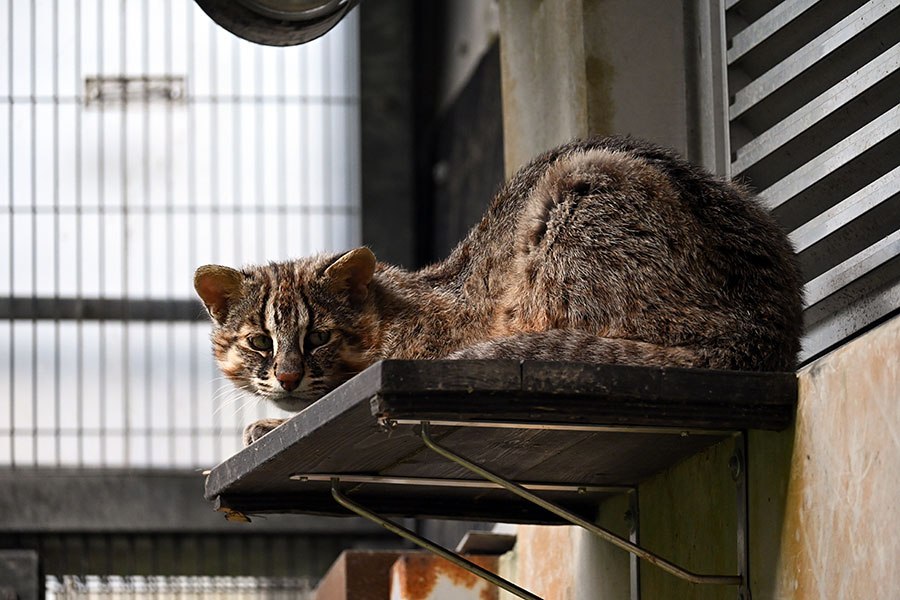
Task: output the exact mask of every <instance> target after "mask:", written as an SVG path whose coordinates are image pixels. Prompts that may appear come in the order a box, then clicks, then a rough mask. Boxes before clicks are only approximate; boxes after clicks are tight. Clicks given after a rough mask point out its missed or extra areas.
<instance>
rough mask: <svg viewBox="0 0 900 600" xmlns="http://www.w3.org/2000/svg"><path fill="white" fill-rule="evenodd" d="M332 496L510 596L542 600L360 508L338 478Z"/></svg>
mask: <svg viewBox="0 0 900 600" xmlns="http://www.w3.org/2000/svg"><path fill="white" fill-rule="evenodd" d="M331 496H332V497H333V498H334V499H335V500H336V501H337V503H338V504H340V505H341V506H343V507H344V508H346V509H347V510H350V511H352V512H354V513H356V514H358V515H359V516H361V517H365V518H366V519H368V520H370V521H372V522H373V523H377V524H378V525H381V526H382V527H384V528H385V529H387V530H388V531H390V532H391V533H394V534H397V535H399V536H400V537H402V538H403V539H405V540H408V541H410V542H412V543H414V544H416V545H418V546H421V547H422V548H425V549H426V550H428V551H429V552H432V553H434V554H437V555H438V556H440V557H441V558H443V559H444V560H447V561H449V562H451V563H453V564H454V565H456V566H458V567H460V568H462V569H465V570H466V571H469V572H470V573H474V574H475V575H478V576H479V577H481V578H482V579H485V580H487V581H489V582H491V583H493V584H494V585H496V586H498V587H500V588H502V589H504V590H506V591H507V592H509V593H510V594H513V595H515V596H518V597H519V598H526V599H529V600H541V599H540V597H539V596H536V595H534V594H532V593H531V592H529V591H528V590H526V589H523V588H520V587H519V586H517V585H515V584H514V583H512V582H510V581H507V580H506V579H503V578H502V577H498V576H497V575H495V574H494V573H491V572H490V571H488V570H487V569H484V568H483V567H481V566H479V565H476V564H475V563H473V562H472V561H470V560H466V559H465V558H463V557H462V556H460V555H458V554H456V553H455V552H451V551H450V550H447V549H446V548H444V547H443V546H440V545H438V544H435V543H434V542H431V541H429V540H426V539H425V538H423V537H421V536H419V535H418V534H416V533H414V532H412V531H410V530H409V529H407V528H406V527H403V526H402V525H399V524H397V523H394V522H393V521H390V520H388V519H385V518H384V517H382V516H381V515H378V514H377V513H374V512H372V511H370V510H368V509H366V508H365V507H363V506H360V505H359V504H357V503H356V502H353V501H352V500H350V499H349V498H347V497H346V496H344V495H343V494H342V493H341V485H340V479H338V478H337V477H333V478H332V479H331Z"/></svg>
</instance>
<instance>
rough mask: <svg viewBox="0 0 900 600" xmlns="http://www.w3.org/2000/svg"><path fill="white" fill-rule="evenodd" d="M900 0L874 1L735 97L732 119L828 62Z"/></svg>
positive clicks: (899, 3) (730, 110) (753, 82)
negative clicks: (800, 76) (822, 63)
mask: <svg viewBox="0 0 900 600" xmlns="http://www.w3.org/2000/svg"><path fill="white" fill-rule="evenodd" d="M898 6H900V0H871V1H870V2H867V3H866V4H865V5H863V6H862V7H860V8H859V9H857V10H856V11H854V12H853V13H851V14H850V15H848V16H847V17H845V18H844V19H842V20H841V21H840V22H839V23H837V24H836V25H834V26H833V27H831V28H829V29H828V30H826V31H825V32H823V33H822V34H821V35H819V36H818V37H816V38H815V39H814V40H812V41H810V42H809V43H808V44H806V45H805V46H803V47H802V48H800V49H799V50H798V51H797V52H795V53H793V54H792V55H791V56H789V57H787V58H786V59H785V60H784V61H782V62H781V63H779V64H778V65H776V66H775V67H773V68H772V69H770V70H769V71H767V72H766V73H765V74H763V75H762V76H761V77H759V78H758V79H755V80H754V81H752V82H750V83H749V84H748V85H747V86H745V87H744V88H743V89H741V90H739V91H737V93H735V94H734V102H733V103H732V105H731V107H730V109H729V118H730V119H731V120H735V119H737V118H738V117H740V116H741V115H742V114H744V113H745V112H747V111H748V110H750V109H751V108H753V107H755V106H756V105H757V104H759V103H760V102H761V101H762V100H764V99H766V98H767V97H768V96H770V95H771V94H772V93H773V92H775V91H776V90H778V89H780V88H782V87H783V86H784V85H785V84H787V83H788V82H789V81H791V80H792V79H794V78H796V77H797V76H798V75H800V74H801V73H803V72H804V71H806V70H808V69H810V68H811V67H812V66H813V65H816V64H817V63H820V62H822V61H825V60H827V59H828V58H829V57H830V56H831V55H832V54H834V53H835V52H836V51H837V50H838V49H840V48H841V47H842V46H843V45H845V44H846V43H848V42H849V41H851V40H853V39H854V38H855V37H856V36H858V35H860V34H861V33H863V32H864V31H866V30H867V29H868V28H869V27H871V26H872V25H873V24H875V23H876V22H878V21H879V20H881V19H883V18H885V17H886V16H888V15H889V14H890V13H891V11H893V10H894V9H896V8H897V7H898Z"/></svg>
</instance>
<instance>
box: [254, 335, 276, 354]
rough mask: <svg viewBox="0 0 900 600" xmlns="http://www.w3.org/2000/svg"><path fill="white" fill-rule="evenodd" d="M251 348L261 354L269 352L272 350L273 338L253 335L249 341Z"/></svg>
mask: <svg viewBox="0 0 900 600" xmlns="http://www.w3.org/2000/svg"><path fill="white" fill-rule="evenodd" d="M248 341H249V342H250V347H251V348H253V349H254V350H259V351H261V352H268V351H269V350H271V349H272V338H270V337H269V336H267V335H253V336H250V338H249V340H248Z"/></svg>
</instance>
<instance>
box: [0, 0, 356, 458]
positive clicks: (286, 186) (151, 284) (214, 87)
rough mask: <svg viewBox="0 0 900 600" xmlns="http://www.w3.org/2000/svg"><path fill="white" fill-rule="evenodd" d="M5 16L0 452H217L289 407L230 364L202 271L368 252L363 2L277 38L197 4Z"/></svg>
mask: <svg viewBox="0 0 900 600" xmlns="http://www.w3.org/2000/svg"><path fill="white" fill-rule="evenodd" d="M0 14H2V15H4V18H2V19H0V23H3V22H4V21H5V26H4V25H0V28H2V29H5V31H4V34H5V35H6V44H3V47H2V48H0V105H2V106H0V115H2V116H0V140H5V143H4V144H2V148H0V181H3V182H4V183H5V185H3V186H2V189H0V213H3V215H2V217H3V218H0V239H2V240H5V242H4V243H2V244H0V319H2V320H0V338H2V339H3V340H4V341H5V343H2V344H0V373H2V376H0V379H2V385H3V388H4V389H3V390H2V392H0V397H2V398H3V401H2V409H0V442H2V443H0V465H7V466H12V467H15V468H21V467H29V466H34V467H38V466H39V467H45V466H75V467H141V468H144V467H166V468H172V467H175V468H196V467H208V466H210V465H212V464H215V463H216V462H218V461H219V460H221V459H222V458H224V457H226V456H228V455H230V454H231V453H233V452H234V451H235V450H237V448H238V445H239V443H240V435H239V433H240V429H241V428H242V426H243V425H244V424H245V423H246V422H248V421H250V420H252V419H255V418H260V417H263V416H278V415H277V414H275V413H273V411H274V409H270V408H268V407H266V406H263V405H261V404H259V403H257V402H256V401H255V400H253V399H252V398H248V397H245V396H241V395H240V394H239V393H238V392H236V391H234V390H233V389H232V386H231V385H230V383H228V382H227V381H224V380H223V379H221V378H220V377H219V374H218V373H217V372H216V369H215V367H214V365H213V364H212V361H211V358H210V354H211V353H210V349H209V342H208V332H209V324H208V323H207V321H206V317H205V315H204V313H203V310H202V308H201V306H200V304H199V303H197V302H195V301H194V299H193V289H192V286H191V278H192V273H193V270H194V269H195V268H196V267H197V266H199V265H202V264H206V263H219V264H226V265H232V266H239V265H241V264H247V263H253V262H260V261H266V260H274V259H280V258H288V257H291V256H299V255H307V254H312V253H316V252H320V251H337V250H341V249H346V248H348V247H352V246H353V245H356V244H357V243H358V241H359V237H360V227H359V194H360V192H359V190H360V182H359V173H358V164H359V160H358V158H359V157H358V154H359V141H358V140H359V126H358V119H359V89H358V59H357V53H358V48H357V43H358V42H357V38H358V34H357V29H358V24H357V18H356V15H355V14H351V15H349V16H348V18H346V19H345V20H344V21H343V22H342V23H341V25H339V26H338V27H337V28H336V29H335V30H333V31H332V32H330V33H329V34H328V35H327V36H325V37H323V38H320V39H319V40H316V41H314V42H312V43H310V44H307V45H304V46H300V47H294V48H265V47H261V46H256V45H253V44H250V43H248V42H244V41H242V40H239V39H238V38H236V37H234V36H232V35H231V34H229V33H227V32H225V31H224V30H221V29H220V28H218V27H217V26H215V25H214V24H213V23H212V21H211V20H209V19H208V18H207V17H206V15H205V14H203V13H202V11H200V10H199V9H198V8H197V7H196V5H195V4H194V2H193V1H192V0H64V1H60V0H6V2H4V3H2V4H0Z"/></svg>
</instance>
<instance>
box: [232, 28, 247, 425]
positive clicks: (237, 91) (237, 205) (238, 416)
mask: <svg viewBox="0 0 900 600" xmlns="http://www.w3.org/2000/svg"><path fill="white" fill-rule="evenodd" d="M241 54H242V53H241V47H240V42H239V41H238V38H237V37H236V36H234V37H232V41H231V94H232V95H231V98H232V104H231V122H232V131H231V135H232V141H231V149H232V153H231V160H232V163H231V187H232V191H231V194H232V202H233V205H234V206H233V208H234V212H233V213H232V215H233V218H232V221H231V223H232V236H231V239H232V240H233V243H234V245H235V246H236V248H237V251H236V254H237V257H236V258H237V260H238V263H239V264H243V263H244V261H245V260H246V256H245V252H246V248H245V247H244V243H243V237H244V236H242V235H241V231H240V224H241V223H242V222H243V221H244V189H243V174H244V165H243V164H242V163H243V160H242V158H243V152H244V136H243V134H244V132H243V117H244V114H243V113H244V102H243V98H242V94H243V91H244V87H243V81H242V72H241ZM244 404H245V403H244V402H239V403H238V404H237V408H236V409H235V411H234V418H235V420H236V421H237V423H243V422H244ZM239 427H240V426H239ZM237 433H238V435H240V430H239V431H238V432H237Z"/></svg>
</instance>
